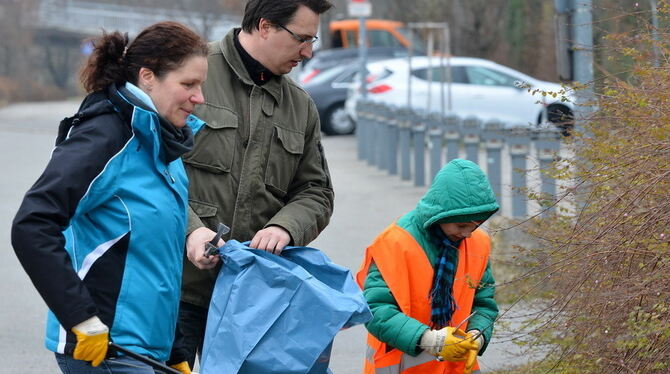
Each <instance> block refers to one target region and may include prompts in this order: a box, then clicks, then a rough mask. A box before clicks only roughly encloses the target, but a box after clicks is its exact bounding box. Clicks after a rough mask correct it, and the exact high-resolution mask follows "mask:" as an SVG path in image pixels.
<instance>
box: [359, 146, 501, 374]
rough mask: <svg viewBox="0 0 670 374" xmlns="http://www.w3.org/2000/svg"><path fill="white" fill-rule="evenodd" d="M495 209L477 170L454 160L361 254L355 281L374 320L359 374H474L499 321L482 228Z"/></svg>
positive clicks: (471, 163) (487, 248) (369, 326)
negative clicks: (380, 372)
mask: <svg viewBox="0 0 670 374" xmlns="http://www.w3.org/2000/svg"><path fill="white" fill-rule="evenodd" d="M498 209H499V206H498V203H497V201H496V198H495V195H494V193H493V190H492V189H491V186H490V184H489V182H488V179H487V177H486V175H485V174H484V172H483V171H482V170H481V169H480V168H479V166H477V165H476V164H475V163H473V162H471V161H467V160H462V159H455V160H452V161H451V162H449V163H448V164H447V165H445V166H444V167H443V168H442V169H441V170H440V172H439V173H438V174H437V176H436V177H435V179H434V181H433V183H432V185H431V187H430V189H429V190H428V192H427V193H426V194H425V195H424V197H423V198H422V199H421V200H420V201H419V203H418V204H417V206H416V208H415V209H414V210H412V211H410V212H409V213H407V214H405V215H403V216H402V217H401V218H400V219H398V220H397V221H396V222H394V223H393V224H392V225H391V226H389V227H388V228H387V229H386V230H384V232H382V233H381V234H380V235H379V236H378V237H377V238H376V239H375V241H374V242H373V244H371V245H370V246H369V247H368V248H367V249H366V257H365V260H364V262H363V264H362V266H361V269H360V270H359V272H358V274H357V281H358V282H359V285H360V286H361V287H362V288H363V291H364V295H365V297H366V299H367V301H368V304H369V305H370V310H371V311H372V314H373V318H372V320H371V321H370V322H368V323H367V324H366V327H367V329H368V332H369V333H370V335H369V336H368V354H367V359H366V364H365V370H364V372H366V373H368V372H369V373H374V372H375V369H377V368H382V367H387V368H389V369H391V368H394V367H395V368H397V370H394V371H389V373H391V372H397V373H401V372H404V371H405V370H409V369H412V370H411V371H410V372H422V373H432V372H435V373H445V372H446V373H470V372H472V370H475V372H477V370H478V365H477V363H476V356H477V355H481V354H482V353H483V352H484V351H485V349H486V347H487V345H488V343H489V341H490V339H491V334H492V332H493V324H494V322H495V319H496V317H497V315H498V307H497V304H496V302H495V299H494V291H495V288H494V284H495V280H494V278H493V275H492V273H491V268H490V262H489V252H490V239H489V237H488V235H487V234H486V233H485V232H484V231H483V230H482V229H480V228H479V226H480V225H481V224H482V223H484V221H486V220H487V219H488V218H489V217H490V216H491V215H493V214H494V213H495V212H496V211H498ZM436 358H437V361H436ZM416 370H419V371H416Z"/></svg>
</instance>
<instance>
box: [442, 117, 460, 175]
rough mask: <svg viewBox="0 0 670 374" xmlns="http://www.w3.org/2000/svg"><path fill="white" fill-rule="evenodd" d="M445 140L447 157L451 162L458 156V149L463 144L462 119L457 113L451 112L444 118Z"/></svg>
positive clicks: (447, 160)
mask: <svg viewBox="0 0 670 374" xmlns="http://www.w3.org/2000/svg"><path fill="white" fill-rule="evenodd" d="M444 140H446V143H447V151H446V153H447V159H446V161H445V162H447V163H448V162H449V161H451V160H453V159H455V158H458V151H459V147H460V145H461V119H460V117H458V116H457V115H454V114H451V115H448V116H446V117H445V118H444Z"/></svg>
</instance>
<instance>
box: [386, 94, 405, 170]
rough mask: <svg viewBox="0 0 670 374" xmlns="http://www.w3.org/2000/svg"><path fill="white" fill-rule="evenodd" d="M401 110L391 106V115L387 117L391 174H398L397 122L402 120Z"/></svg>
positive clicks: (388, 154) (388, 162) (388, 163)
mask: <svg viewBox="0 0 670 374" xmlns="http://www.w3.org/2000/svg"><path fill="white" fill-rule="evenodd" d="M401 112H402V110H401V109H399V108H397V107H392V108H391V112H390V113H391V116H390V118H389V119H388V132H389V136H388V153H387V156H388V161H387V166H388V171H389V174H391V175H396V174H398V123H399V122H400V121H402V115H401Z"/></svg>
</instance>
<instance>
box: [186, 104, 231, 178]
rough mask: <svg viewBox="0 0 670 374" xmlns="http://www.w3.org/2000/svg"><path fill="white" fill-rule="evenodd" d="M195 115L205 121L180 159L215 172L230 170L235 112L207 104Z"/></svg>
mask: <svg viewBox="0 0 670 374" xmlns="http://www.w3.org/2000/svg"><path fill="white" fill-rule="evenodd" d="M198 115H199V116H200V118H203V119H204V120H206V123H205V126H203V127H202V128H201V129H200V130H199V131H198V132H197V133H196V134H195V147H194V148H193V150H192V151H191V152H189V153H187V154H186V155H184V158H183V160H184V163H186V164H189V165H191V166H193V167H196V168H199V169H203V170H206V171H209V172H212V173H217V174H221V173H228V172H230V168H231V166H232V165H233V158H234V157H235V139H236V137H237V126H238V124H237V115H236V114H235V113H233V112H232V111H230V110H229V109H226V108H218V107H214V106H211V105H205V106H204V108H203V109H202V110H201V111H199V112H198Z"/></svg>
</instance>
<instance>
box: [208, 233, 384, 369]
mask: <svg viewBox="0 0 670 374" xmlns="http://www.w3.org/2000/svg"><path fill="white" fill-rule="evenodd" d="M221 257H222V260H223V266H222V268H221V272H220V273H219V276H218V278H217V280H216V285H215V286H214V293H213V294H212V300H211V302H210V305H209V314H208V316H207V330H206V331H205V342H204V347H203V352H202V363H201V365H200V372H201V373H202V374H229V373H239V374H258V373H281V374H290V373H296V374H297V373H300V374H304V373H309V374H317V373H318V374H321V373H328V372H329V370H328V364H329V362H330V350H331V347H332V342H333V339H334V338H335V335H336V334H337V332H338V331H340V329H342V328H345V327H350V326H353V325H356V324H360V323H365V322H367V321H368V320H369V319H370V318H371V317H372V315H371V313H370V310H369V309H368V305H367V302H366V301H365V298H364V297H363V294H362V292H361V290H360V288H359V287H358V285H357V284H356V282H355V281H354V279H353V277H352V275H351V272H350V271H349V270H348V269H346V268H344V267H342V266H339V265H336V264H334V263H332V262H331V261H330V259H329V258H328V257H327V256H326V255H325V254H323V253H322V252H321V251H319V250H317V249H314V248H309V247H286V248H285V249H284V251H283V252H282V255H281V256H277V255H273V254H271V253H267V252H265V251H260V250H256V249H251V248H249V247H247V246H246V245H244V244H241V243H239V242H237V241H235V240H230V241H228V242H227V243H226V245H225V246H224V247H222V248H221Z"/></svg>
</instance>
